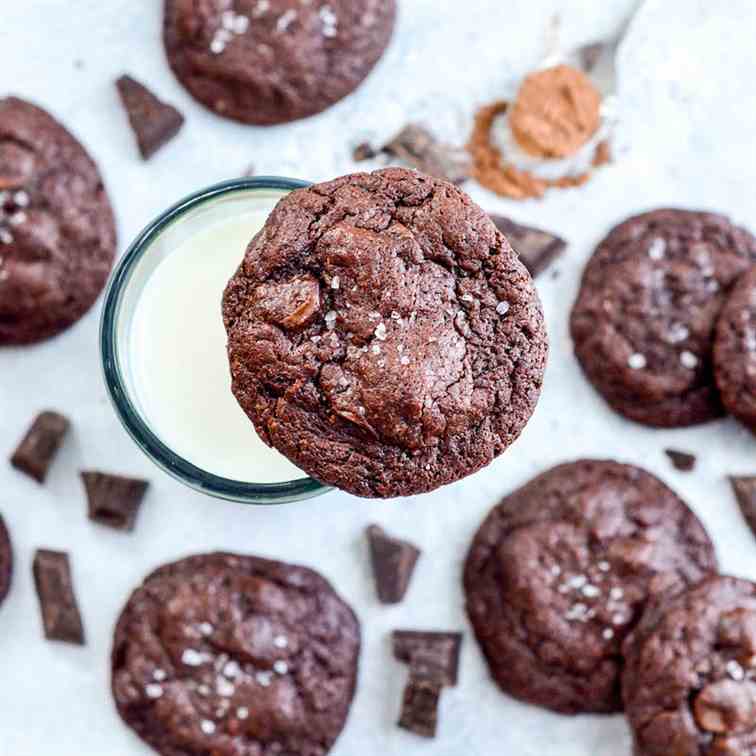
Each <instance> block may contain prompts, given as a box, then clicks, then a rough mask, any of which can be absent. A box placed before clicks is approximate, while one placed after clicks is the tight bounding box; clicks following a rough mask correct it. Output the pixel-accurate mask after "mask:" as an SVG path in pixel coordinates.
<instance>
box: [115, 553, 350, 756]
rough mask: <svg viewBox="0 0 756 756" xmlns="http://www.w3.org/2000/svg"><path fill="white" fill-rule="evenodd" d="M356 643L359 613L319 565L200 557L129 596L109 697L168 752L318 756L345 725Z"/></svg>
mask: <svg viewBox="0 0 756 756" xmlns="http://www.w3.org/2000/svg"><path fill="white" fill-rule="evenodd" d="M359 650H360V628H359V623H358V621H357V619H356V617H355V615H354V613H353V612H352V610H351V609H350V608H349V607H348V606H347V605H346V604H345V603H344V602H343V601H342V600H341V599H340V598H339V597H338V596H337V595H336V593H335V592H334V591H333V589H332V587H331V586H330V585H329V584H328V582H327V581H326V580H324V579H323V578H322V577H321V576H320V575H318V574H317V573H316V572H314V571H312V570H309V569H306V568H304V567H298V566H295V565H290V564H284V563H282V562H274V561H270V560H267V559H260V558H257V557H251V556H238V555H234V554H224V553H216V554H204V555H198V556H193V557H189V558H187V559H183V560H180V561H178V562H174V563H172V564H168V565H165V566H163V567H161V568H159V569H158V570H156V571H155V572H153V573H152V574H151V575H150V576H148V577H147V578H146V579H145V581H144V582H143V584H142V585H141V586H140V587H139V588H137V590H136V591H134V593H133V594H132V595H131V597H130V599H129V601H128V603H127V604H126V606H125V608H124V610H123V612H122V613H121V616H120V619H119V621H118V624H117V627H116V630H115V640H114V645H113V653H112V671H113V678H112V687H113V695H114V697H115V701H116V705H117V707H118V711H119V713H120V715H121V717H122V718H123V720H124V722H126V724H127V725H128V726H129V727H131V728H132V729H134V730H135V731H136V733H137V734H138V735H139V736H140V737H141V738H142V739H143V740H145V741H146V742H147V743H149V745H151V746H152V747H153V748H154V749H155V750H156V751H157V752H158V753H160V754H163V756H205V754H209V753H213V754H223V756H282V755H283V754H287V755H288V754H291V756H323V755H324V754H325V753H327V752H328V751H329V749H330V748H331V746H332V745H333V743H334V741H335V740H336V738H337V737H338V735H339V733H340V732H341V730H342V728H343V727H344V723H345V721H346V718H347V714H348V711H349V707H350V705H351V701H352V698H353V696H354V691H355V684H356V675H357V663H358V655H359Z"/></svg>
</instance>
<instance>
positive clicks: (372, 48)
mask: <svg viewBox="0 0 756 756" xmlns="http://www.w3.org/2000/svg"><path fill="white" fill-rule="evenodd" d="M395 16H396V2H395V0H308V1H307V2H304V0H302V1H300V0H204V1H203V2H201V3H198V2H196V1H195V0H166V3H165V21H164V27H163V40H164V42H165V48H166V51H167V54H168V62H169V63H170V65H171V68H172V69H173V71H174V73H175V74H176V76H177V77H178V79H179V80H180V81H181V83H182V84H183V85H184V86H185V87H186V88H187V89H188V90H189V92H190V93H191V94H192V95H193V96H194V97H195V98H196V99H197V100H199V101H200V102H201V103H202V104H203V105H206V106H207V107H209V108H210V109H211V110H214V111H215V112H216V113H218V114H219V115H222V116H225V117H226V118H233V119H235V120H237V121H243V122H244V123H253V124H259V125H262V126H266V125H270V124H276V123H284V122H286V121H294V120H296V119H298V118H305V117H307V116H311V115H314V114H315V113H319V112H320V111H321V110H325V109H326V108H327V107H329V106H330V105H333V104H334V103H335V102H337V101H338V100H341V99H342V98H343V97H346V96H347V95H348V94H349V93H350V92H352V91H353V90H354V89H356V88H357V87H358V86H359V85H360V84H361V83H362V81H363V80H364V79H365V77H366V76H367V75H368V74H369V73H370V71H371V70H372V68H373V66H375V64H376V63H377V62H378V60H379V58H380V57H381V55H382V54H383V51H384V50H385V49H386V46H387V45H388V43H389V40H390V39H391V34H392V31H393V29H394V20H395Z"/></svg>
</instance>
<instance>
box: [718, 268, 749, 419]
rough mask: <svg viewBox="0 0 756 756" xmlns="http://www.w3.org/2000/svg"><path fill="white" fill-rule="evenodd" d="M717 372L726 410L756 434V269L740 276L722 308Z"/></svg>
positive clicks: (719, 324)
mask: <svg viewBox="0 0 756 756" xmlns="http://www.w3.org/2000/svg"><path fill="white" fill-rule="evenodd" d="M714 369H715V374H716V378H717V386H718V387H719V392H720V394H721V396H722V402H723V403H724V406H725V408H726V409H727V411H728V412H730V413H731V414H733V415H734V416H735V417H737V418H738V419H739V420H740V421H741V422H742V423H743V424H745V425H746V426H747V427H748V428H750V429H751V431H752V432H753V433H756V266H755V267H753V268H751V269H750V270H749V271H747V272H746V273H745V274H743V276H741V277H740V279H739V280H738V282H737V284H736V285H735V287H734V288H733V290H732V293H731V294H730V296H729V297H728V299H727V302H726V303H725V305H724V307H723V309H722V314H721V316H720V318H719V322H718V323H717V334H716V339H715V341H714Z"/></svg>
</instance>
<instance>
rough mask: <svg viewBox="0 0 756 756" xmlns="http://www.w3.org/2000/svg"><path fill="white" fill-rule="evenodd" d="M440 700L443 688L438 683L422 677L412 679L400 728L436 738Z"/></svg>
mask: <svg viewBox="0 0 756 756" xmlns="http://www.w3.org/2000/svg"><path fill="white" fill-rule="evenodd" d="M440 699H441V686H440V685H439V684H438V683H436V682H434V681H433V680H428V679H426V678H422V677H418V678H414V677H410V680H409V682H408V683H407V686H406V687H405V689H404V697H403V700H402V710H401V713H400V715H399V722H398V725H399V727H401V728H403V729H405V730H409V731H410V732H414V733H415V734H416V735H421V736H422V737H424V738H434V737H435V736H436V727H437V725H438V704H439V701H440Z"/></svg>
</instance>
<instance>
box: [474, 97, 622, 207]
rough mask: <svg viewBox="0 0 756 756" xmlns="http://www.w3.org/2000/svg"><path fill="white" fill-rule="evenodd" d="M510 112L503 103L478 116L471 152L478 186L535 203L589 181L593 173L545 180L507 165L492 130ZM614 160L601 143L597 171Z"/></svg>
mask: <svg viewBox="0 0 756 756" xmlns="http://www.w3.org/2000/svg"><path fill="white" fill-rule="evenodd" d="M508 108H509V103H508V102H506V101H504V100H501V101H498V102H494V103H491V104H490V105H484V106H483V107H482V108H480V109H479V110H478V112H477V113H476V115H475V125H474V126H473V131H472V134H471V136H470V140H469V142H468V144H467V149H468V152H469V153H470V154H471V155H472V159H473V167H472V175H473V177H474V178H475V180H476V181H478V183H480V184H481V185H482V186H485V187H486V188H487V189H490V190H491V191H492V192H496V194H499V195H501V196H502V197H510V198H511V199H532V198H538V197H543V195H544V194H545V192H546V190H547V189H549V188H553V187H556V188H566V187H574V186H581V185H582V184H584V183H585V182H586V181H588V179H589V178H590V177H591V174H592V171H586V172H585V173H581V174H580V175H578V176H564V177H562V178H559V179H542V178H539V177H537V176H534V175H533V174H532V173H530V172H529V171H525V170H521V169H519V168H516V167H515V166H514V165H512V164H511V163H507V162H506V161H505V160H504V158H503V156H502V154H501V150H499V148H498V147H497V146H496V145H495V144H494V143H493V142H492V140H491V128H492V126H493V123H494V121H495V120H496V118H497V117H498V116H500V115H501V114H503V113H506V112H507V109H508ZM610 160H611V154H610V151H609V145H608V144H607V143H606V142H605V141H604V142H601V143H600V144H598V145H597V147H596V152H595V154H594V157H593V167H594V168H596V167H598V166H600V165H603V164H604V163H608V162H609V161H610Z"/></svg>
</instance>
